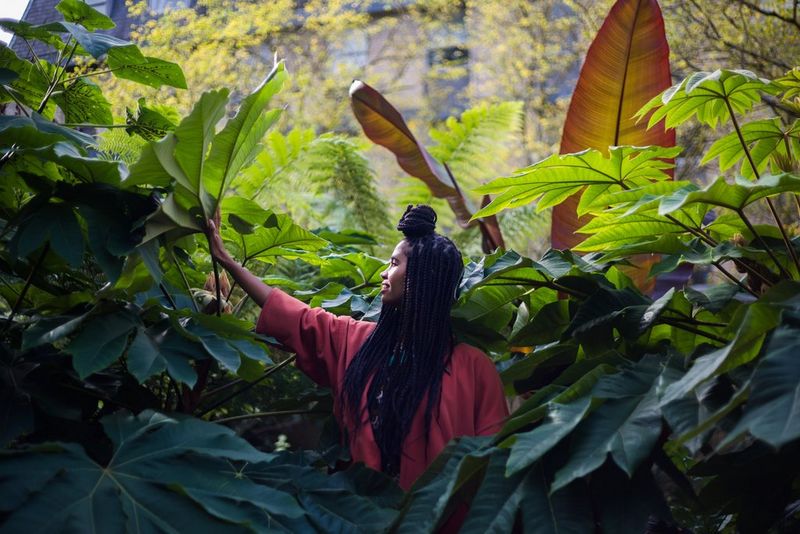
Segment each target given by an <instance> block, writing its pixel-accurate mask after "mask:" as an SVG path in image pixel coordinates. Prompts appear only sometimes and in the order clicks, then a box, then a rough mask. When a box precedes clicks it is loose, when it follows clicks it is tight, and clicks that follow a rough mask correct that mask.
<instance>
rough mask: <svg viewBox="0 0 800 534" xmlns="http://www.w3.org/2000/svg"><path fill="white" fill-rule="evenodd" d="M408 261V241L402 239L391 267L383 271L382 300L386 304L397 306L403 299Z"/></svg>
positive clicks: (390, 261)
mask: <svg viewBox="0 0 800 534" xmlns="http://www.w3.org/2000/svg"><path fill="white" fill-rule="evenodd" d="M407 263H408V242H406V240H405V239H404V240H403V241H400V242H399V243H398V244H397V246H396V247H394V252H392V257H391V259H390V260H389V267H387V268H386V270H385V271H383V272H382V273H381V278H383V283H381V302H382V303H383V304H384V305H389V306H396V305H398V304H400V303H401V302H402V301H403V292H404V291H405V288H406V265H407Z"/></svg>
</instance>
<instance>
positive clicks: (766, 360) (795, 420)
mask: <svg viewBox="0 0 800 534" xmlns="http://www.w3.org/2000/svg"><path fill="white" fill-rule="evenodd" d="M798 340H800V337H799V336H798V331H797V329H796V328H791V327H788V326H782V327H780V328H778V329H777V330H776V331H775V333H774V334H773V335H772V338H771V339H770V341H769V344H767V346H766V347H765V349H764V357H763V359H762V360H761V361H760V362H759V363H758V367H756V370H755V372H754V373H753V378H752V382H751V393H750V397H749V399H748V400H747V404H746V405H745V407H744V413H743V414H742V418H741V419H740V420H739V422H738V423H737V425H736V427H735V428H734V429H733V430H731V432H730V434H729V439H728V440H726V441H730V439H732V438H734V437H736V436H738V435H740V434H741V433H743V432H745V431H748V432H750V434H752V435H753V436H755V437H756V438H758V439H761V440H763V441H765V442H767V443H769V444H770V445H772V446H773V447H775V448H780V447H782V446H784V445H786V444H787V443H789V442H791V441H794V440H796V439H797V438H798V437H800V415H798V410H799V409H800V408H799V407H800V362H798V359H797V354H798V353H799V352H800V343H799V342H798Z"/></svg>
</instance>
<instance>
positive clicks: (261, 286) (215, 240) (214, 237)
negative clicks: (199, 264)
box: [206, 215, 272, 307]
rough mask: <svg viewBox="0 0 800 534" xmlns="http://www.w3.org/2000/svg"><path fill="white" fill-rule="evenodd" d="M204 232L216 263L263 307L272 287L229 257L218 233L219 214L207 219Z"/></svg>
mask: <svg viewBox="0 0 800 534" xmlns="http://www.w3.org/2000/svg"><path fill="white" fill-rule="evenodd" d="M206 232H207V235H208V242H209V244H210V246H211V250H210V251H211V255H212V256H213V257H214V259H215V260H217V263H219V264H220V265H222V267H223V268H224V269H225V270H226V271H228V272H229V273H230V275H231V276H232V277H233V279H234V280H236V283H237V284H239V285H240V286H241V287H242V289H243V290H244V292H245V293H247V294H248V296H249V297H250V298H251V299H253V302H255V303H256V304H257V305H258V306H259V307H263V306H264V303H265V302H266V301H267V297H268V296H269V294H270V293H271V292H272V288H271V287H270V286H268V285H267V284H265V283H264V282H263V281H262V280H261V279H260V278H258V277H257V276H256V275H254V274H253V273H251V272H250V271H248V270H247V269H245V268H244V267H242V266H241V265H240V264H239V262H237V261H236V260H234V259H233V258H232V257H231V255H230V253H229V252H228V250H227V249H226V248H225V244H224V243H223V242H222V237H221V236H220V235H219V215H217V216H216V217H214V219H209V220H208V223H207V230H206Z"/></svg>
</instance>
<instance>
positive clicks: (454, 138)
mask: <svg viewBox="0 0 800 534" xmlns="http://www.w3.org/2000/svg"><path fill="white" fill-rule="evenodd" d="M521 128H522V102H502V103H500V104H492V105H487V104H483V105H479V106H476V107H474V108H471V109H468V110H466V111H465V112H464V113H463V114H462V115H461V117H460V119H459V120H456V119H455V118H454V117H450V118H449V119H447V121H446V122H445V124H444V128H441V129H432V130H431V131H430V136H431V139H433V140H434V141H436V142H437V143H438V144H437V145H436V146H434V147H431V149H430V152H431V154H432V155H433V156H434V157H435V158H437V159H438V160H439V161H443V162H444V163H446V164H447V165H448V167H450V170H451V171H452V173H453V176H455V178H456V180H457V181H458V182H459V186H460V187H461V189H462V190H464V191H465V192H467V191H469V190H471V189H473V188H474V187H477V186H479V185H481V184H482V183H485V182H487V181H488V180H490V179H492V178H495V177H497V176H500V175H501V174H503V173H504V169H499V168H498V162H500V161H504V160H505V154H506V152H508V145H509V143H510V142H511V141H513V140H514V138H515V137H518V136H519V135H520V131H521Z"/></svg>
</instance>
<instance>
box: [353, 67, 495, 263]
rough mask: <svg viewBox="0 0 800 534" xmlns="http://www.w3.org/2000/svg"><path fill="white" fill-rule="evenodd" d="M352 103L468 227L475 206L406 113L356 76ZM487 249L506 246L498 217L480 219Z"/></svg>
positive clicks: (371, 130) (369, 128)
mask: <svg viewBox="0 0 800 534" xmlns="http://www.w3.org/2000/svg"><path fill="white" fill-rule="evenodd" d="M350 103H351V106H352V108H353V113H354V114H355V116H356V119H357V120H358V122H359V123H360V124H361V127H362V128H363V130H364V133H365V134H366V136H367V137H369V138H370V139H371V140H372V141H373V142H375V143H377V144H379V145H381V146H383V147H386V148H388V149H389V150H390V151H391V152H392V153H393V154H394V155H395V157H396V158H397V163H398V164H399V165H400V167H401V168H402V169H403V170H404V171H406V172H407V173H408V174H410V175H411V176H414V177H415V178H419V179H420V180H422V181H423V182H424V183H425V185H427V186H428V188H429V189H430V191H431V193H433V195H434V196H435V197H437V198H443V199H445V200H447V202H448V204H449V205H450V208H451V209H452V210H453V213H454V214H455V215H456V220H457V221H458V223H459V224H460V225H461V226H462V227H464V228H467V227H469V226H472V225H473V224H474V223H473V222H471V220H472V219H473V213H474V212H475V209H474V207H473V206H472V205H471V202H470V200H469V199H468V198H466V197H465V196H464V194H463V193H462V192H461V190H460V189H459V186H458V184H457V183H456V182H455V181H454V180H453V178H452V177H451V176H450V173H449V172H448V170H447V168H446V167H445V166H444V165H442V164H441V163H440V162H439V161H437V160H436V159H435V158H434V157H433V156H431V155H430V153H429V152H428V151H427V150H426V149H425V147H424V146H423V145H422V144H421V143H420V142H419V141H417V139H416V138H415V137H414V134H412V133H411V130H409V128H408V126H407V125H406V123H405V121H404V120H403V117H402V115H400V113H399V112H398V111H397V110H396V109H395V108H394V107H393V106H392V105H391V104H390V103H389V101H387V100H386V99H385V98H384V97H383V95H381V94H380V93H379V92H378V91H376V90H375V89H373V88H372V87H370V86H369V85H367V84H365V83H364V82H362V81H360V80H356V81H354V82H353V84H352V85H351V86H350ZM479 224H480V229H481V233H482V234H483V236H484V250H485V251H486V252H491V251H492V250H494V249H496V248H497V247H499V246H502V244H503V242H502V234H501V233H500V228H499V226H498V224H497V221H496V220H492V219H487V220H482V221H480V223H479Z"/></svg>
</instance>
